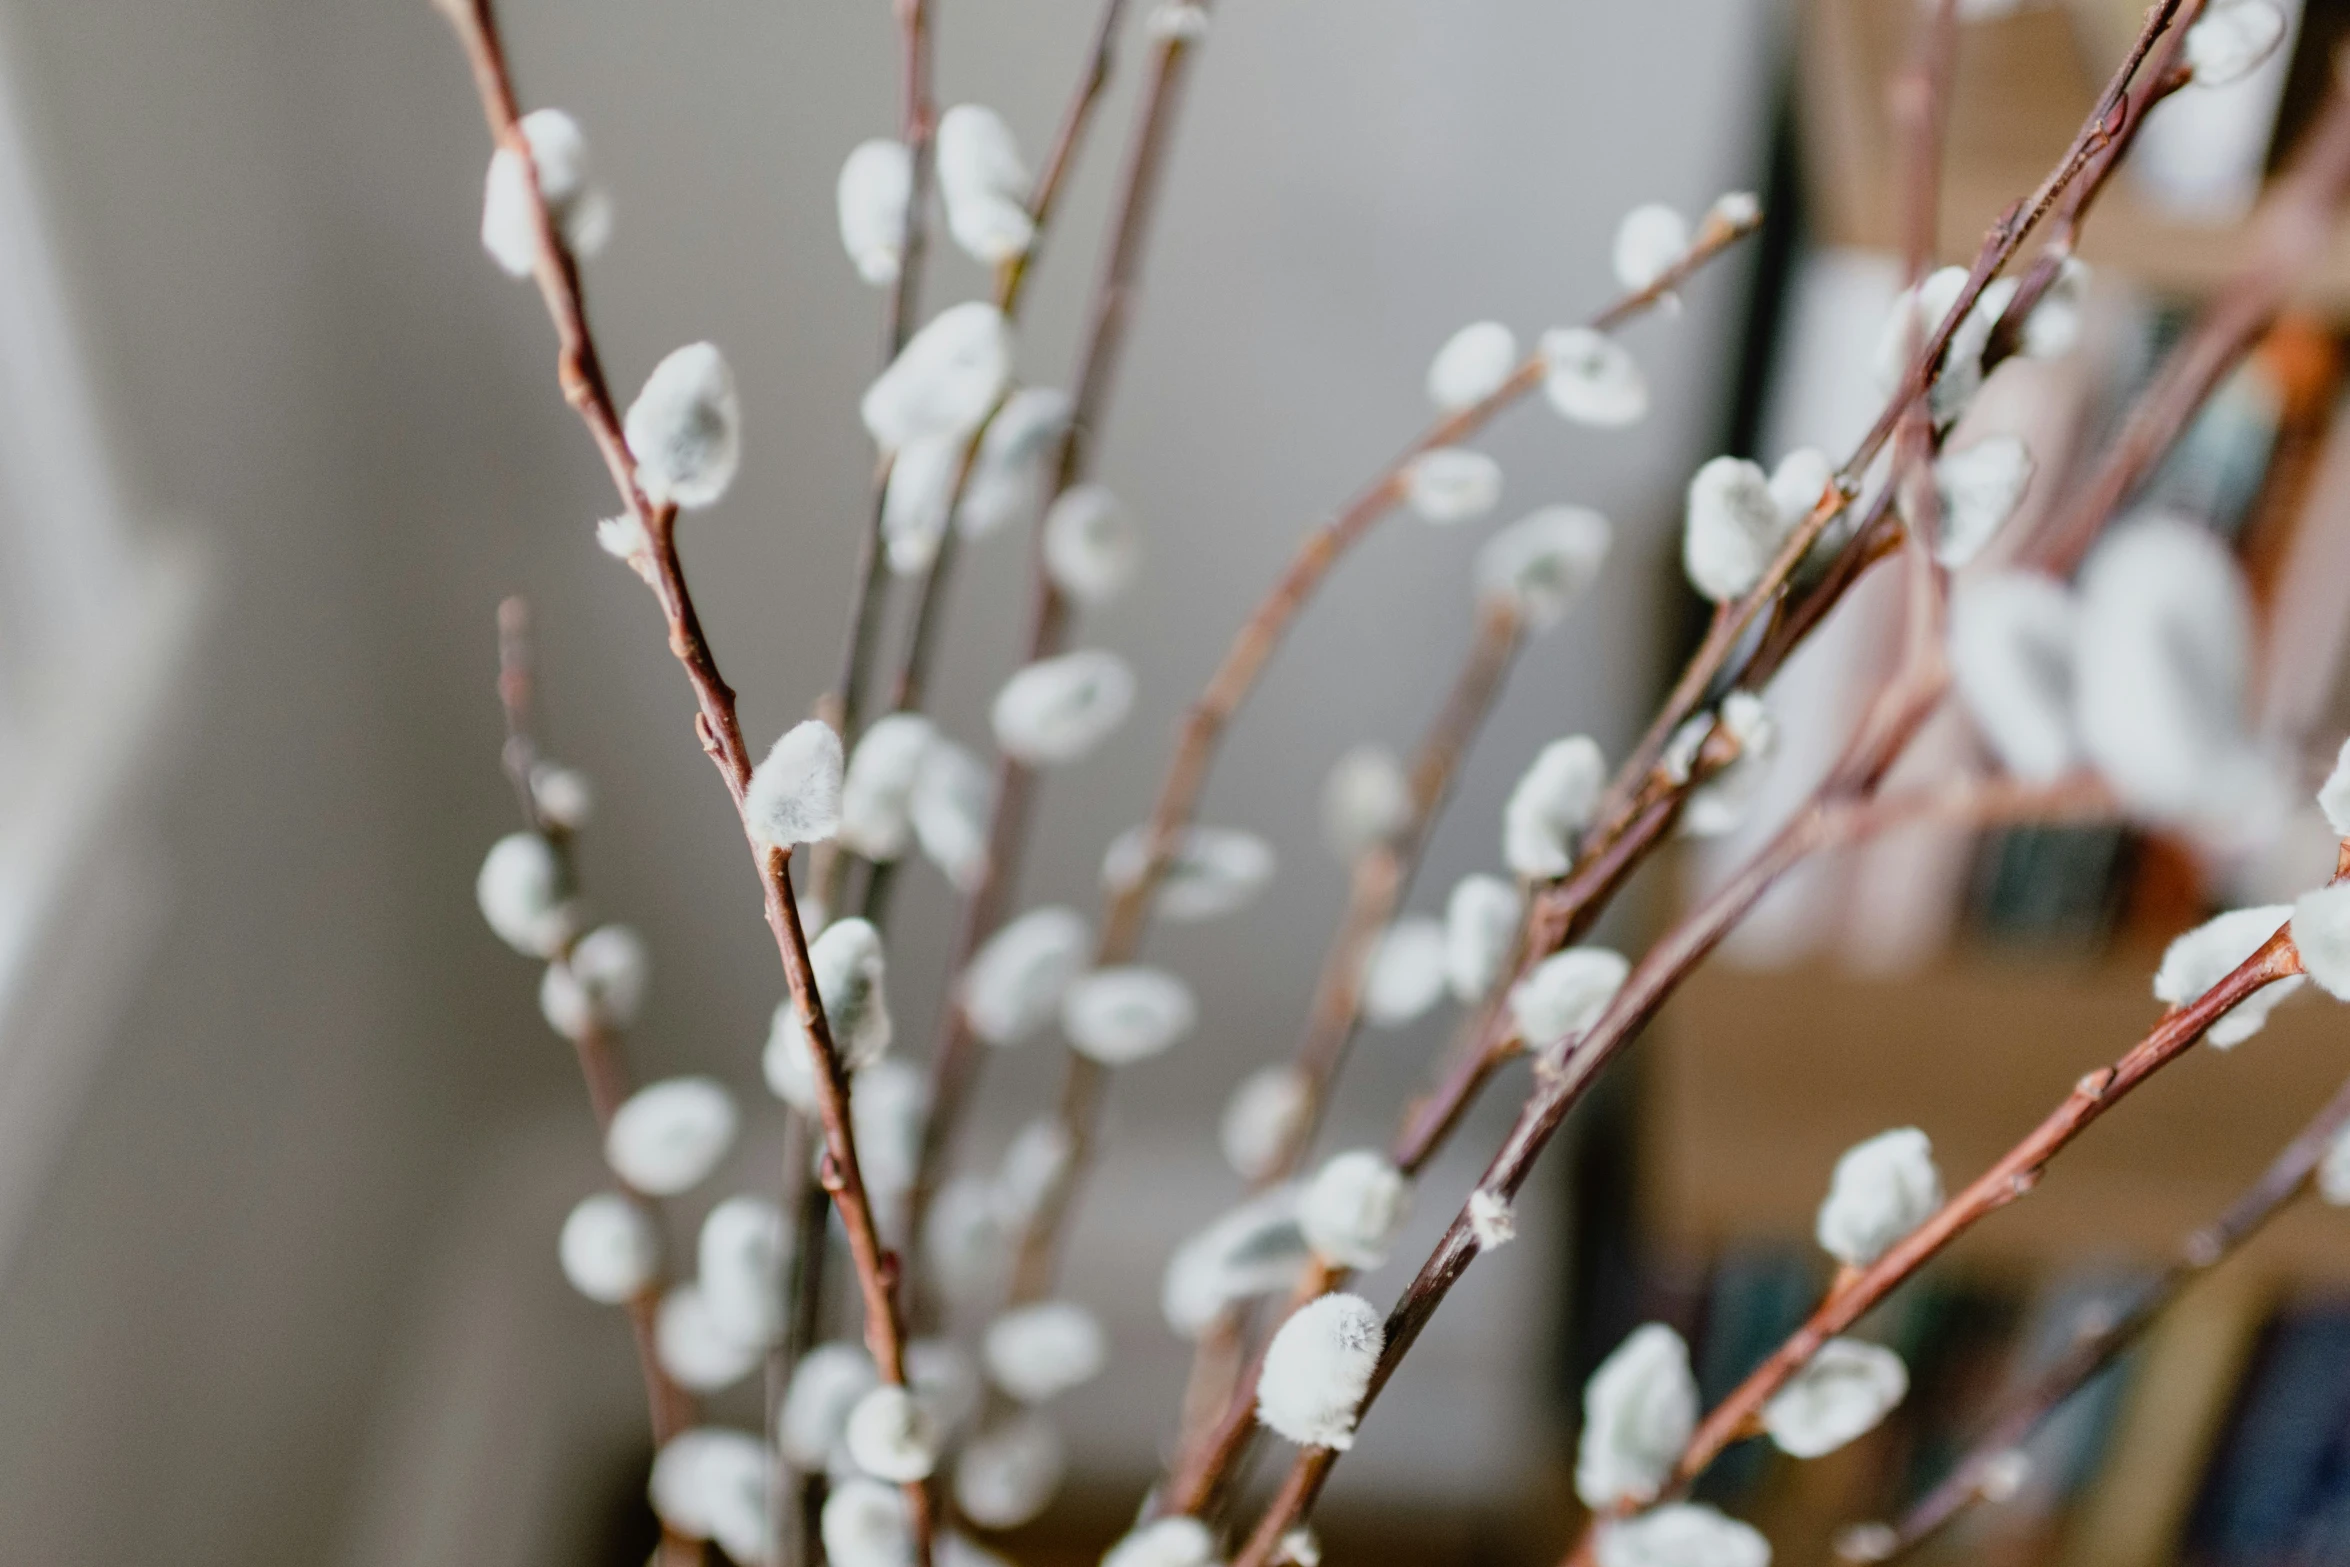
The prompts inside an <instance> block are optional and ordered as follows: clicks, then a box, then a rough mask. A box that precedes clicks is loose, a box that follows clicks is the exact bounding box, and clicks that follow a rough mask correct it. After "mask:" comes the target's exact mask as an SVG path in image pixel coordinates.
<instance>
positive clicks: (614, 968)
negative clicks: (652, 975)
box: [539, 925, 651, 1040]
mask: <svg viewBox="0 0 2350 1567" xmlns="http://www.w3.org/2000/svg"><path fill="white" fill-rule="evenodd" d="M650 962H651V960H650V958H649V957H648V956H647V954H646V952H645V943H644V938H642V937H641V936H639V935H638V934H637V933H636V932H635V931H633V930H630V929H629V928H628V927H627V926H626V925H604V926H600V927H598V928H597V929H595V930H591V931H589V932H588V933H587V934H586V935H584V936H582V937H580V938H579V940H578V941H577V942H575V943H574V944H573V945H572V948H571V954H570V956H569V957H567V958H557V959H556V960H555V961H553V962H551V963H549V964H548V965H547V971H546V973H545V974H544V975H542V976H541V977H540V980H539V1012H540V1014H541V1015H542V1016H544V1017H545V1018H546V1020H547V1026H548V1027H550V1028H552V1029H554V1031H555V1032H556V1033H558V1034H561V1035H562V1036H563V1037H564V1038H566V1039H573V1040H577V1039H584V1038H586V1037H587V1035H588V1033H589V1031H590V1030H592V1029H597V1028H627V1027H628V1026H629V1025H631V1024H633V1023H634V1022H635V1021H636V1019H637V1013H638V1011H639V1010H640V1009H641V1008H642V1007H643V1006H644V1002H645V975H646V970H647V968H648V967H649V966H650Z"/></svg>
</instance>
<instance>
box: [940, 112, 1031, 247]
mask: <svg viewBox="0 0 2350 1567" xmlns="http://www.w3.org/2000/svg"><path fill="white" fill-rule="evenodd" d="M1028 185H1029V176H1028V168H1027V166H1026V165H1025V164H1023V163H1022V162H1021V161H1020V144H1019V142H1018V141H1017V140H1016V139H1015V138H1014V137H1013V135H1012V128H1011V127H1010V126H1009V125H1006V124H1005V123H1004V118H1003V116H1002V115H1000V114H998V113H996V112H995V110H993V109H990V108H987V107H985V106H984V105H981V104H976V103H959V104H956V105H955V106H954V107H953V108H951V109H949V110H947V112H946V113H945V114H944V115H942V116H940V117H939V122H938V193H939V197H940V199H941V200H943V201H944V202H945V203H946V209H947V231H948V232H949V233H950V234H952V235H953V236H954V238H955V243H956V244H957V245H959V246H961V247H962V248H963V250H964V252H965V253H966V254H968V255H969V256H970V257H971V258H972V259H973V260H975V261H982V262H985V263H987V264H988V265H989V266H1001V265H1002V264H1003V263H1005V262H1007V261H1010V260H1012V259H1014V258H1015V257H1018V256H1023V255H1026V254H1027V253H1028V248H1029V246H1031V245H1033V244H1035V243H1036V220H1035V219H1034V218H1033V217H1031V216H1030V214H1029V211H1028Z"/></svg>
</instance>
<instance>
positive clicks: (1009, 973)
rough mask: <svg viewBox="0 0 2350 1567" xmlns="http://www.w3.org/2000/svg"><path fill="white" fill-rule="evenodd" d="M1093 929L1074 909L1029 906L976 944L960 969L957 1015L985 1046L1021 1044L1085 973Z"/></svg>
mask: <svg viewBox="0 0 2350 1567" xmlns="http://www.w3.org/2000/svg"><path fill="white" fill-rule="evenodd" d="M1092 944H1093V929H1092V927H1091V926H1089V925H1087V924H1086V922H1085V919H1084V917H1083V916H1082V915H1080V914H1079V913H1078V912H1077V911H1076V910H1075V909H1070V908H1065V907H1062V906H1061V905H1059V904H1052V905H1049V906H1047V907H1045V908H1041V909H1030V910H1029V911H1028V912H1027V913H1026V914H1023V915H1021V916H1020V917H1019V918H1018V919H1016V920H1014V921H1012V922H1011V923H1010V924H1008V925H1006V926H1004V927H1003V928H1002V929H1001V930H998V931H997V932H996V933H995V934H994V935H992V936H990V937H988V938H987V940H986V941H985V942H984V943H982V944H981V946H980V948H979V950H978V952H976V953H974V954H973V955H972V958H971V966H970V967H969V968H967V969H965V970H964V971H963V985H962V991H961V999H962V1006H963V1017H964V1020H965V1021H966V1022H968V1023H969V1024H970V1025H971V1032H972V1033H974V1034H976V1035H978V1036H979V1037H980V1038H981V1039H982V1040H984V1041H986V1042H987V1043H988V1044H991V1045H1017V1044H1022V1043H1025V1042H1026V1041H1027V1040H1028V1039H1029V1038H1031V1037H1032V1036H1033V1035H1034V1034H1035V1033H1036V1032H1037V1030H1039V1029H1041V1028H1043V1027H1044V1026H1045V1025H1046V1024H1047V1023H1049V1022H1051V1021H1052V1020H1053V1018H1054V1016H1055V1014H1057V1013H1058V1012H1059V1011H1060V1007H1061V997H1062V995H1063V993H1064V992H1066V991H1067V990H1068V988H1069V982H1070V981H1071V980H1073V979H1075V978H1076V977H1077V976H1078V975H1079V974H1082V973H1084V972H1085V962H1086V951H1087V949H1088V948H1089V947H1091V946H1092Z"/></svg>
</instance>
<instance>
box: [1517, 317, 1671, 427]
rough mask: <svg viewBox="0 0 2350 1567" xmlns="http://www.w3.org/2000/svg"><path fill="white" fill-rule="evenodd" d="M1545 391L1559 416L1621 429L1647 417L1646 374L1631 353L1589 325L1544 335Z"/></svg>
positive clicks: (1574, 421)
mask: <svg viewBox="0 0 2350 1567" xmlns="http://www.w3.org/2000/svg"><path fill="white" fill-rule="evenodd" d="M1542 367H1543V369H1542V395H1543V396H1545V397H1547V398H1549V399H1550V406H1551V407H1553V408H1555V409H1557V410H1558V412H1559V416H1560V417H1561V418H1564V419H1567V420H1570V421H1572V422H1573V423H1575V424H1585V425H1590V426H1591V427H1592V428H1594V429H1598V430H1621V429H1624V428H1626V427H1627V426H1630V425H1635V424H1638V423H1639V422H1640V421H1641V420H1642V419H1645V418H1647V417H1648V377H1646V376H1645V375H1642V374H1641V373H1640V361H1639V360H1637V359H1634V358H1633V357H1632V351H1631V350H1630V349H1628V348H1626V347H1625V346H1624V345H1623V344H1621V343H1619V342H1617V341H1616V340H1615V339H1614V338H1612V337H1609V336H1608V335H1607V334H1606V333H1604V332H1594V331H1593V330H1591V328H1589V327H1587V326H1569V327H1554V328H1552V329H1551V330H1550V331H1548V332H1545V333H1543V334H1542Z"/></svg>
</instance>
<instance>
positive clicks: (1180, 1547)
mask: <svg viewBox="0 0 2350 1567" xmlns="http://www.w3.org/2000/svg"><path fill="white" fill-rule="evenodd" d="M1102 1567H1216V1537H1215V1536H1214V1535H1212V1534H1210V1533H1209V1532H1208V1526H1207V1525H1206V1524H1204V1523H1201V1522H1200V1521H1199V1520H1198V1519H1197V1518H1181V1517H1178V1518H1154V1519H1152V1520H1151V1521H1150V1522H1149V1523H1145V1524H1137V1525H1135V1527H1134V1528H1132V1529H1130V1530H1128V1531H1127V1532H1126V1534H1125V1535H1124V1536H1123V1537H1121V1538H1120V1539H1119V1541H1118V1543H1117V1544H1115V1545H1113V1546H1111V1547H1110V1548H1109V1550H1108V1551H1107V1552H1105V1553H1104V1554H1103V1556H1102Z"/></svg>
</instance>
